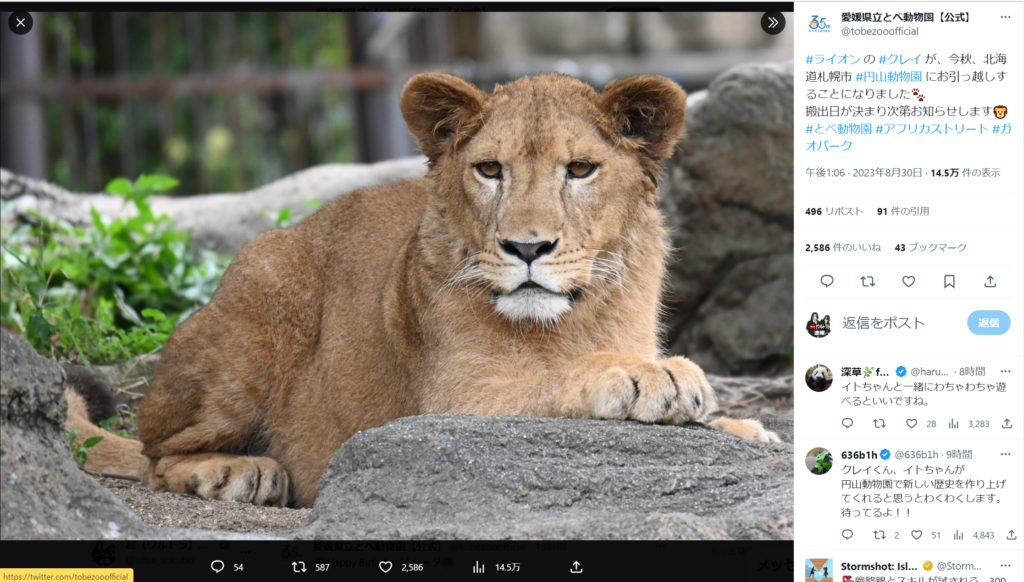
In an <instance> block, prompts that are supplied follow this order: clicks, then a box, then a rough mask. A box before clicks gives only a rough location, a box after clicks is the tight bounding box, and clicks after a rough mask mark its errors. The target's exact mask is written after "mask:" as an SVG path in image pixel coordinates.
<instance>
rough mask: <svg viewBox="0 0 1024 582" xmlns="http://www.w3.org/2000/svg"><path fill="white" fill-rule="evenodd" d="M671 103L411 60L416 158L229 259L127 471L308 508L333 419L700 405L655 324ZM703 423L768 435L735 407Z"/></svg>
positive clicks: (408, 92)
mask: <svg viewBox="0 0 1024 582" xmlns="http://www.w3.org/2000/svg"><path fill="white" fill-rule="evenodd" d="M685 107H686V98H685V94H684V93H683V90H682V89H681V88H680V87H679V86H678V85H676V84H675V83H674V82H672V81H671V80H669V79H667V78H664V77H658V76H653V75H642V76H636V77H631V78H628V79H625V80H623V81H619V82H613V83H610V84H609V85H608V86H607V87H606V88H605V90H604V91H603V92H602V93H598V92H596V91H594V90H593V89H592V88H591V87H590V86H588V85H586V84H584V83H581V82H579V81H577V80H574V79H572V78H571V77H568V76H565V75H558V74H549V75H540V76H536V77H527V78H522V79H519V80H518V81H514V82H512V83H509V84H506V85H501V86H498V87H497V88H496V89H495V91H494V92H493V93H491V94H487V93H484V92H482V91H480V90H479V89H477V88H476V87H474V86H472V85H470V84H469V83H467V82H465V81H463V80H461V79H459V78H457V77H454V76H451V75H446V74H437V73H426V74H421V75H419V76H416V77H414V78H413V79H412V80H410V81H409V82H408V84H407V85H406V87H405V90H404V92H403V95H402V110H403V114H404V115H405V118H406V121H407V123H408V125H409V128H410V130H411V131H412V132H413V134H414V135H415V136H416V138H417V140H418V141H419V145H420V149H421V150H422V152H423V153H424V154H425V155H427V157H428V158H429V160H430V161H429V166H430V171H429V172H428V174H427V176H426V177H425V178H422V179H416V180H406V181H401V182H397V183H394V184H390V185H388V186H385V187H382V188H378V189H374V190H368V191H364V192H355V193H352V194H350V195H348V196H345V197H344V198H342V199H339V200H338V201H336V202H333V203H331V204H328V205H326V206H325V207H324V208H323V209H322V210H320V211H319V212H317V213H316V214H314V215H313V216H312V217H310V218H309V219H307V220H306V221H304V222H303V223H301V224H300V225H298V226H296V227H293V228H290V229H283V230H278V231H273V232H270V233H267V234H264V235H262V236H260V237H258V238H256V239H255V240H253V241H252V242H251V243H249V245H247V246H246V247H245V248H244V249H243V250H242V251H241V252H240V253H239V255H238V256H237V257H236V258H235V260H234V261H233V263H232V265H231V267H230V268H229V269H228V271H227V273H226V274H225V276H224V278H223V281H222V282H221V285H220V287H219V288H218V290H217V292H216V294H215V295H214V297H213V300H212V301H211V302H210V303H209V304H208V305H207V306H206V307H204V308H202V309H201V310H199V311H198V312H196V313H195V314H194V315H192V316H191V317H190V318H189V319H188V320H186V321H185V322H184V323H183V324H182V325H181V326H180V327H179V328H178V329H177V330H175V332H174V334H173V335H172V336H171V339H170V342H169V343H168V345H167V348H166V349H165V351H164V355H163V359H162V360H161V362H160V365H159V367H158V369H157V373H156V377H155V378H154V380H153V385H152V387H151V389H150V391H149V393H148V395H147V397H146V399H145V400H144V401H143V403H142V406H141V408H140V410H139V436H140V437H141V440H142V442H143V444H144V448H143V450H142V453H143V454H144V455H145V456H146V457H147V458H148V459H149V467H148V469H147V470H146V472H145V473H144V475H142V478H143V481H144V482H145V483H147V484H148V485H149V486H150V487H153V488H155V489H160V490H168V491H173V492H179V493H188V494H193V495H199V496H200V497H205V498H211V499H226V500H233V501H244V502H251V503H256V504H262V505H277V506H284V505H288V504H292V505H297V506H309V505H311V504H312V503H313V501H314V500H315V498H316V489H317V483H318V482H319V479H320V475H321V474H322V473H323V471H324V468H325V467H326V465H327V463H328V461H329V460H330V458H331V456H332V455H333V454H334V452H335V451H336V450H337V449H338V447H339V446H340V445H341V444H342V443H344V442H345V440H347V439H348V437H349V436H351V435H352V434H354V433H356V432H358V431H360V430H365V429H367V428H371V427H375V426H380V425H382V424H385V423H386V422H388V421H390V420H392V419H395V418H399V417H402V416H410V415H415V414H430V413H442V412H471V413H475V414H488V415H505V414H528V415H535V416H564V417H569V418H595V419H600V418H615V419H632V420H636V421H640V422H646V423H665V424H678V423H683V422H688V421H696V420H700V419H701V418H704V417H705V416H706V415H707V414H708V413H709V412H711V411H713V410H714V409H715V407H716V397H715V393H714V391H713V390H712V389H711V386H710V385H709V384H708V382H707V380H706V379H705V378H704V374H703V372H702V371H701V369H700V368H699V367H698V366H697V365H696V364H694V363H693V362H691V361H689V360H687V359H686V358H683V357H678V356H677V357H665V355H664V354H663V353H662V352H661V351H660V349H659V347H658V339H657V338H658V333H657V325H658V324H657V313H658V305H659V300H660V293H661V282H662V280H663V278H664V269H665V266H664V262H665V253H666V247H665V242H664V241H665V233H664V231H663V229H662V226H661V223H662V217H661V214H660V213H659V211H658V208H657V206H656V204H655V203H656V200H657V180H658V177H659V173H660V167H659V165H658V162H659V160H661V159H663V158H665V157H667V156H668V155H670V154H671V153H672V151H673V149H674V147H675V144H676V141H677V140H678V139H679V137H680V136H681V134H682V130H683V125H684V122H685ZM382 223H388V224H389V225H390V228H388V229H380V228H379V225H380V224H382ZM712 426H715V427H717V428H721V429H723V430H726V431H728V432H732V433H734V434H737V435H740V436H743V437H744V438H748V439H752V440H757V441H778V437H777V436H776V435H775V434H774V433H771V432H769V431H766V430H765V429H764V428H763V427H762V426H761V424H760V423H759V422H757V421H756V420H734V419H728V418H723V419H718V420H716V421H714V422H713V423H712ZM126 454H132V455H138V453H137V452H135V451H127V452H126Z"/></svg>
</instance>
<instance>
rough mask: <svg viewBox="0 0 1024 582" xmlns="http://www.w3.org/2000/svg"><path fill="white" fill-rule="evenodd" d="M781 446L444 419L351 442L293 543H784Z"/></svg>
mask: <svg viewBox="0 0 1024 582" xmlns="http://www.w3.org/2000/svg"><path fill="white" fill-rule="evenodd" d="M792 455H793V450H792V446H791V445H789V444H787V443H782V444H758V443H751V442H748V441H743V440H741V439H739V438H738V437H735V436H733V435H729V434H726V433H723V432H720V431H717V430H713V429H710V428H708V427H706V426H703V425H687V426H681V427H677V426H657V425H643V424H639V423H634V422H617V421H582V420H569V419H553V418H533V417H520V416H510V417H485V416H472V415H463V414H445V415H433V416H418V417H410V418H403V419H399V420H396V421H394V422H391V423H390V424H388V425H386V426H383V427H380V428H376V429H371V430H367V431H364V432H361V433H359V434H357V435H355V436H354V437H352V438H351V439H350V440H349V441H348V442H346V443H345V444H344V445H343V446H342V447H341V449H340V450H339V451H338V453H337V454H336V455H335V456H334V458H333V459H332V460H331V463H330V465H329V466H328V468H327V471H326V472H325V473H324V476H323V478H322V480H321V482H320V492H319V497H318V498H317V502H316V504H315V505H314V507H313V511H312V512H311V514H310V516H309V518H308V519H307V521H306V524H305V525H304V526H303V527H302V528H300V529H298V530H296V531H294V532H291V533H292V535H295V536H296V537H299V538H318V539H322V538H332V539H353V538H373V539H381V538H383V539H397V538H403V539H408V538H433V539H792V536H793V467H792Z"/></svg>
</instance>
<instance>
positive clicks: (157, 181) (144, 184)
mask: <svg viewBox="0 0 1024 582" xmlns="http://www.w3.org/2000/svg"><path fill="white" fill-rule="evenodd" d="M178 184H180V182H178V181H177V180H175V179H174V178H172V177H170V176H164V175H162V174H150V175H146V174H143V175H141V176H139V179H138V180H136V181H135V189H136V190H139V191H144V192H167V191H168V190H171V189H173V188H177V187H178Z"/></svg>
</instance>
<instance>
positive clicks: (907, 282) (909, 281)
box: [903, 275, 915, 287]
mask: <svg viewBox="0 0 1024 582" xmlns="http://www.w3.org/2000/svg"><path fill="white" fill-rule="evenodd" d="M914 281H915V279H914V278H913V277H912V276H910V275H907V276H906V277H903V284H904V285H906V286H907V287H910V286H911V285H913V284H914Z"/></svg>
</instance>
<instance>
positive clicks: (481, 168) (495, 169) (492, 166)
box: [476, 162, 501, 178]
mask: <svg viewBox="0 0 1024 582" xmlns="http://www.w3.org/2000/svg"><path fill="white" fill-rule="evenodd" d="M476 171H477V172H480V175H481V176H483V177H484V178H501V164H499V163H498V162H480V163H479V164H477V165H476Z"/></svg>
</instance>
